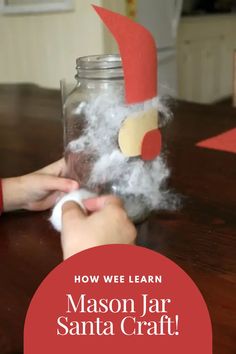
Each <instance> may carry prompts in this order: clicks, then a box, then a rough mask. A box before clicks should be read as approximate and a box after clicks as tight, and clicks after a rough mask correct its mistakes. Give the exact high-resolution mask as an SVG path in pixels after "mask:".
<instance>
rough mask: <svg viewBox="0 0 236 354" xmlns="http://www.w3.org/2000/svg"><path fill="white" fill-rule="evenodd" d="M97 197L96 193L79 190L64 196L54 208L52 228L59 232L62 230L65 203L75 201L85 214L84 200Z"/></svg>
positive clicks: (51, 220)
mask: <svg viewBox="0 0 236 354" xmlns="http://www.w3.org/2000/svg"><path fill="white" fill-rule="evenodd" d="M93 197H96V194H95V193H91V192H89V191H87V190H86V189H79V190H76V191H73V192H70V193H68V194H66V195H64V196H63V197H62V198H61V199H60V200H59V201H58V202H57V203H56V205H55V206H54V208H53V210H52V215H51V217H50V219H49V221H50V222H51V224H52V226H53V227H54V229H55V230H57V231H58V232H61V229H62V206H63V204H64V203H65V202H69V201H73V202H76V203H77V204H78V205H79V206H80V207H81V208H82V209H83V210H84V211H85V212H86V209H85V207H84V205H83V203H82V201H83V200H84V199H88V198H93Z"/></svg>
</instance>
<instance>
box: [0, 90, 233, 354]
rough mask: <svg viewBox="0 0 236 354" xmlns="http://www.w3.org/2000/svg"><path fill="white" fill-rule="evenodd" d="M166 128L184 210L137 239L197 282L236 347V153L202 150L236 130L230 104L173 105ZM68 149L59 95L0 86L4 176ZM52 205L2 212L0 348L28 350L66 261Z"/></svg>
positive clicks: (224, 346) (221, 341) (224, 344)
mask: <svg viewBox="0 0 236 354" xmlns="http://www.w3.org/2000/svg"><path fill="white" fill-rule="evenodd" d="M173 111H174V117H175V118H174V120H173V121H172V122H171V123H170V124H169V125H168V127H166V128H165V129H164V131H163V136H164V142H165V151H166V152H165V153H166V158H167V161H168V164H169V166H170V167H171V178H170V180H169V187H170V188H171V189H173V190H174V191H175V193H178V194H179V195H180V196H181V201H182V207H181V209H179V210H176V211H172V212H167V211H160V212H158V213H153V214H152V215H151V216H150V217H149V218H148V219H147V220H146V221H145V222H144V223H143V224H142V225H140V226H139V235H138V244H140V245H143V246H145V247H148V248H150V249H153V250H155V251H157V252H160V253H161V254H163V255H165V256H167V257H169V258H170V259H172V260H173V261H174V262H176V263H177V264H178V265H180V266H181V267H182V268H183V269H184V270H185V271H186V272H187V273H188V274H189V275H190V276H191V277H192V279H193V280H194V281H195V283H196V284H197V286H198V287H199V289H200V290H201V292H202V294H203V296H204V298H205V300H206V303H207V305H208V308H209V311H210V316H211V319H212V325H213V342H214V343H213V344H214V353H216V354H233V353H235V352H236V336H235V334H236V154H233V153H227V152H221V151H216V150H208V149H204V148H199V147H196V146H195V144H196V143H197V142H199V141H200V140H203V139H205V138H208V137H211V136H214V135H217V134H219V133H222V132H224V131H227V130H229V129H231V128H233V127H236V109H234V108H232V107H231V105H230V103H228V104H219V105H199V104H191V103H184V102H176V103H175V104H174V106H173ZM62 154H63V141H62V121H61V103H60V93H59V92H58V91H54V90H46V89H41V88H38V87H36V86H33V85H2V86H0V162H1V163H0V176H1V177H9V176H17V175H22V174H25V173H28V172H31V171H34V170H36V169H38V168H40V167H43V166H44V165H47V164H49V163H51V162H53V161H55V160H57V159H58V158H60V157H61V156H62ZM48 216H49V214H48V212H40V213H32V212H24V211H20V212H14V213H9V214H3V215H2V216H1V218H0V263H1V265H0V284H1V285H0V286H1V288H0V289H1V291H0V353H1V354H7V353H8V354H13V353H14V354H16V353H22V347H23V343H22V342H23V325H24V318H25V314H26V311H27V308H28V305H29V302H30V300H31V298H32V296H33V294H34V292H35V290H36V288H37V287H38V286H39V284H40V282H41V281H42V280H43V279H44V277H45V276H46V275H47V274H48V273H49V272H50V271H51V270H52V269H53V268H54V267H55V266H56V265H57V264H58V263H59V262H61V260H62V254H61V248H60V240H59V236H58V234H57V233H56V232H55V231H53V230H52V227H51V226H50V225H49V223H48V220H47V219H48Z"/></svg>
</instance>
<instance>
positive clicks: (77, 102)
mask: <svg viewBox="0 0 236 354" xmlns="http://www.w3.org/2000/svg"><path fill="white" fill-rule="evenodd" d="M76 64H77V67H76V68H77V75H76V79H77V84H76V86H75V87H74V88H73V89H72V91H71V92H70V93H69V95H67V97H66V98H65V101H64V104H63V116H64V142H65V159H66V166H67V176H68V177H70V178H73V179H75V180H77V181H78V182H79V184H80V187H81V188H86V189H88V190H90V191H92V192H95V193H97V194H108V193H112V194H116V195H118V196H120V197H121V198H122V199H123V201H124V204H125V208H126V210H127V213H128V215H129V217H130V218H131V219H132V220H133V221H135V222H138V221H141V220H142V219H143V218H145V217H146V216H147V214H148V213H149V211H150V210H152V209H155V207H154V204H155V203H154V204H153V202H152V201H154V199H155V198H159V199H160V191H159V188H158V186H155V184H156V182H158V181H157V180H156V178H159V177H156V173H158V171H159V170H160V169H162V168H163V164H162V162H161V160H160V159H159V160H158V159H157V160H156V159H155V160H154V161H142V160H141V158H140V156H137V157H126V156H124V155H123V154H122V152H121V150H120V148H119V144H118V133H119V129H120V127H121V125H122V122H123V121H124V118H125V117H127V115H129V114H130V113H132V112H136V111H137V110H143V109H144V108H145V107H146V106H147V105H148V104H149V105H153V102H151V101H150V102H149V103H147V102H146V103H142V104H135V105H127V104H126V103H125V97H124V96H125V94H124V78H123V68H122V62H121V58H120V56H119V55H101V56H88V57H82V58H78V59H77V61H76ZM158 183H159V182H158ZM151 199H152V201H151Z"/></svg>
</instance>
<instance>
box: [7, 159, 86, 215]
mask: <svg viewBox="0 0 236 354" xmlns="http://www.w3.org/2000/svg"><path fill="white" fill-rule="evenodd" d="M63 169H64V159H61V160H59V161H57V162H55V163H53V164H51V165H49V166H47V167H44V168H43V169H41V170H38V171H36V172H33V173H30V174H27V175H24V176H21V177H13V178H5V179H3V180H2V195H3V210H4V211H11V210H17V209H27V210H35V211H36V210H46V209H49V208H51V207H52V206H53V205H54V203H55V201H56V199H57V197H58V196H59V194H60V193H61V192H64V193H67V192H71V191H72V190H75V189H77V188H79V186H78V183H77V182H76V181H73V180H70V179H66V178H62V177H60V175H61V174H62V171H63Z"/></svg>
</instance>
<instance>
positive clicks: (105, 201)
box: [83, 195, 123, 211]
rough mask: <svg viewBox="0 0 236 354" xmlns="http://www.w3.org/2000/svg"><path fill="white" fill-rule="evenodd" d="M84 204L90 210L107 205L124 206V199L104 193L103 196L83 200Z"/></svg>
mask: <svg viewBox="0 0 236 354" xmlns="http://www.w3.org/2000/svg"><path fill="white" fill-rule="evenodd" d="M83 204H84V206H85V208H86V209H87V210H88V211H98V210H101V209H103V208H104V207H106V206H107V205H114V206H118V207H123V203H122V200H121V199H120V198H118V197H116V196H114V195H103V196H101V197H96V198H89V199H85V200H83Z"/></svg>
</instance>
